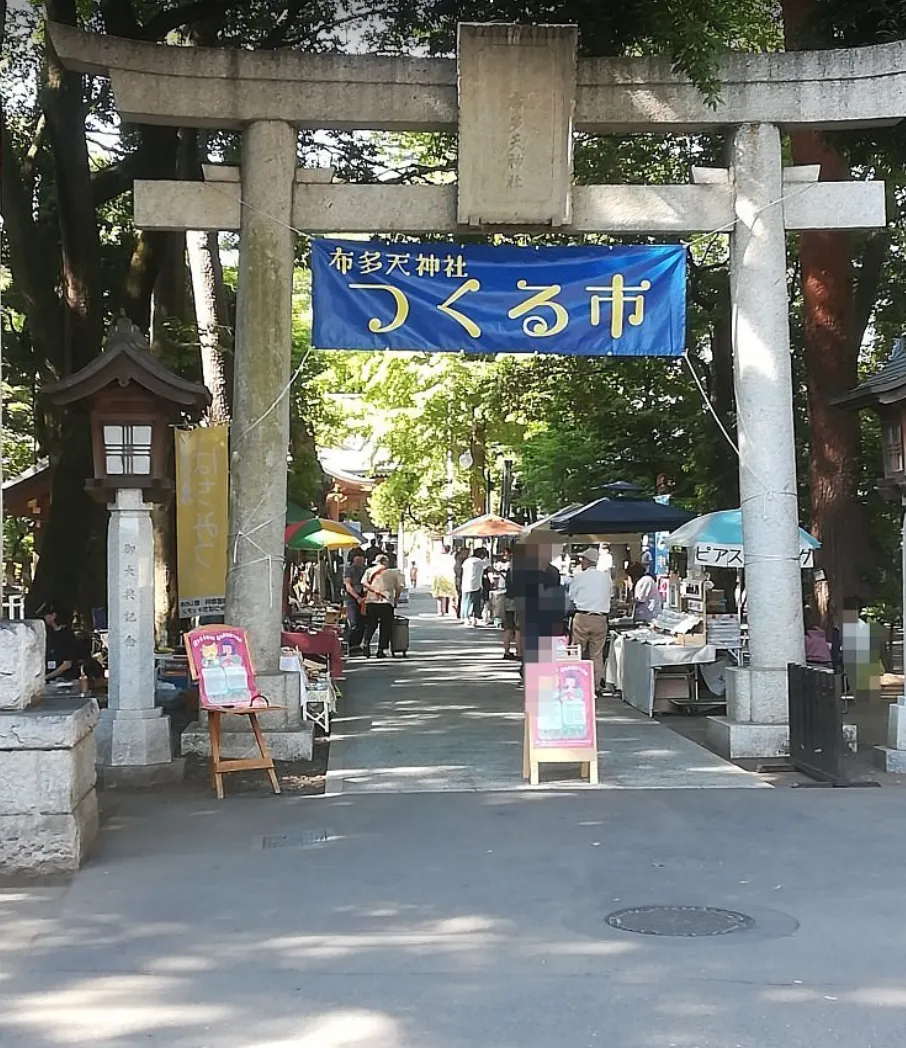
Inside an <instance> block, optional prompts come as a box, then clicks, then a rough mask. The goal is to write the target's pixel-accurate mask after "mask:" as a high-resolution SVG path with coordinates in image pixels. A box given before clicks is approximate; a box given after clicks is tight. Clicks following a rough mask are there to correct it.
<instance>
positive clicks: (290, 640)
mask: <svg viewBox="0 0 906 1048" xmlns="http://www.w3.org/2000/svg"><path fill="white" fill-rule="evenodd" d="M280 646H281V647H283V648H296V649H297V650H298V651H301V652H302V654H303V655H320V656H321V657H322V658H324V657H325V656H326V658H327V660H328V662H329V664H330V675H331V677H333V679H334V680H340V679H341V678H342V676H343V645H342V644H341V643H340V635H339V633H338V632H337V631H336V630H332V629H324V630H322V631H321V632H320V633H294V632H286V631H284V632H283V633H281V634H280Z"/></svg>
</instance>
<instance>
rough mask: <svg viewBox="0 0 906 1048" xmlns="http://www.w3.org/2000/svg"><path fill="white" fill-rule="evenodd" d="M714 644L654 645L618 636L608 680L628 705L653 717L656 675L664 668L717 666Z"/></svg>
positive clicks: (609, 661) (609, 658)
mask: <svg viewBox="0 0 906 1048" xmlns="http://www.w3.org/2000/svg"><path fill="white" fill-rule="evenodd" d="M716 658H717V649H716V648H715V647H714V646H713V645H712V644H702V645H699V646H698V647H685V646H683V645H681V644H650V643H647V642H646V641H645V640H644V639H642V638H637V637H633V636H632V634H617V635H615V636H614V638H613V643H612V644H611V645H610V652H609V653H608V656H607V665H606V667H605V670H604V679H605V680H606V681H607V683H608V684H611V685H613V687H615V688H618V689H619V690H620V691H621V692H622V693H623V701H624V702H628V703H629V705H630V706H634V707H635V708H636V709H637V710H641V711H642V713H647V714H648V716H649V717H650V716H651V714H652V712H653V710H654V671H655V670H656V669H658V668H660V667H661V666H691V665H699V664H700V663H703V662H714V661H715V659H716Z"/></svg>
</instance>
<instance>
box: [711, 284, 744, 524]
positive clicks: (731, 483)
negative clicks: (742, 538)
mask: <svg viewBox="0 0 906 1048" xmlns="http://www.w3.org/2000/svg"><path fill="white" fill-rule="evenodd" d="M709 393H710V400H711V404H712V406H713V408H714V411H715V413H716V414H717V417H718V418H719V419H720V420H721V422H722V423H723V424H724V426H725V427H726V429H727V431H728V432H729V433H731V434H732V433H735V431H736V421H735V413H736V398H735V393H734V389H733V319H732V315H731V310H730V284H729V280H728V281H727V282H726V286H725V287H721V289H720V300H719V305H718V309H717V313H716V315H715V317H714V322H713V325H712V329H711V386H710V390H709ZM719 439H720V443H719V444H718V447H719V448H721V449H722V453H719V454H718V455H717V459H716V461H715V462H714V463H713V467H712V471H711V472H712V476H713V477H714V484H715V486H716V489H717V490H716V494H717V498H718V500H719V502H720V504H721V505H723V506H738V505H739V469H738V468H737V465H736V460H735V456H733V455H730V456H728V455H727V454H725V452H726V451H728V450H729V446H728V444H727V443H726V438H725V437H724V435H723V434H722V433H721V434H719Z"/></svg>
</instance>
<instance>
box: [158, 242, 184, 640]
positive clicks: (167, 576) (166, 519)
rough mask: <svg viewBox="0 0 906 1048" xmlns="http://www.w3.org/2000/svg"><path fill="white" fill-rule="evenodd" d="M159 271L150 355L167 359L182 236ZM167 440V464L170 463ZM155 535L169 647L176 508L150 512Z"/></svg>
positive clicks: (179, 310) (166, 250) (180, 291)
mask: <svg viewBox="0 0 906 1048" xmlns="http://www.w3.org/2000/svg"><path fill="white" fill-rule="evenodd" d="M160 249H161V252H160V267H159V269H158V273H157V280H156V282H155V284H154V294H153V297H152V307H151V340H150V341H151V352H152V353H154V354H155V356H170V355H172V353H173V351H174V349H175V347H176V335H177V332H178V329H179V328H181V327H182V326H184V325H185V323H186V316H187V313H188V309H187V286H186V278H187V273H186V254H185V251H186V245H185V234H183V233H164V234H162V238H161V244H160ZM173 454H174V453H173V440H172V433H171V436H170V442H169V447H168V449H167V462H172V461H173ZM151 524H152V527H153V531H154V625H155V631H156V633H157V638H158V642H159V643H160V644H163V645H170V644H171V643H172V642H173V641H175V639H176V636H177V635H178V632H179V598H178V593H177V584H176V504H175V502H170V503H167V504H165V505H157V506H155V507H154V509H153V510H152V511H151Z"/></svg>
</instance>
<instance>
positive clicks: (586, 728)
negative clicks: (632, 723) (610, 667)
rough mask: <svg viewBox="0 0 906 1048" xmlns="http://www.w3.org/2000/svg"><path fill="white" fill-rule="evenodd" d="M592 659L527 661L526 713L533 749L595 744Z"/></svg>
mask: <svg viewBox="0 0 906 1048" xmlns="http://www.w3.org/2000/svg"><path fill="white" fill-rule="evenodd" d="M593 674H594V666H593V664H592V663H591V662H586V661H570V662H565V661H564V662H550V663H534V664H532V663H529V664H528V665H527V666H526V672H525V702H526V713H527V714H528V717H529V725H530V729H531V744H532V748H533V749H576V748H582V747H592V748H594V747H595V746H596V732H595V695H594V688H593V686H592V681H593Z"/></svg>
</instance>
